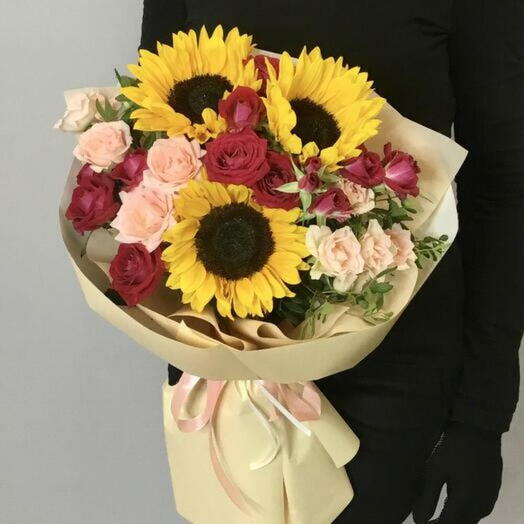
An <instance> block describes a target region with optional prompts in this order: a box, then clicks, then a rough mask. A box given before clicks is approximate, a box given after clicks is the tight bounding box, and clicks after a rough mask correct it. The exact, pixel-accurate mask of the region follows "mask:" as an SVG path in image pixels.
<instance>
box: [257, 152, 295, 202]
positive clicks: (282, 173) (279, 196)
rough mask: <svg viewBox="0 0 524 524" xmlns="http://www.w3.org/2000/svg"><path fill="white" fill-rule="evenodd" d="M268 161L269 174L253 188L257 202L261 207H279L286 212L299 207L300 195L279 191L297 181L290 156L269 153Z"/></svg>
mask: <svg viewBox="0 0 524 524" xmlns="http://www.w3.org/2000/svg"><path fill="white" fill-rule="evenodd" d="M267 159H268V162H269V173H268V174H267V175H266V176H264V177H263V178H261V179H260V180H259V181H258V182H257V183H256V184H255V185H254V186H253V193H254V196H255V200H256V201H257V202H258V203H259V204H260V205H261V206H266V207H278V208H281V209H286V210H289V209H293V208H294V207H298V205H299V195H298V193H285V192H283V191H279V190H278V188H279V187H280V186H282V185H284V184H288V183H290V182H295V181H296V178H295V174H294V172H293V165H292V164H291V160H290V159H289V157H288V156H285V155H281V154H280V153H276V152H275V151H268V152H267Z"/></svg>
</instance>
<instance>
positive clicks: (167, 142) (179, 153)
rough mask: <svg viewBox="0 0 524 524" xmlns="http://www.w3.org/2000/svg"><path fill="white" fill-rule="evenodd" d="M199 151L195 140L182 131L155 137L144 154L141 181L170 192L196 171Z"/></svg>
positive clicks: (200, 151) (185, 181) (199, 164)
mask: <svg viewBox="0 0 524 524" xmlns="http://www.w3.org/2000/svg"><path fill="white" fill-rule="evenodd" d="M202 155H203V151H202V149H201V148H200V144H199V143H198V141H197V140H192V141H191V142H190V141H189V140H188V139H187V138H186V137H185V136H183V135H180V136H176V137H173V138H161V139H159V140H157V141H156V142H155V143H154V144H153V146H152V147H151V149H150V150H149V152H148V155H147V165H148V167H149V170H148V171H146V172H145V173H144V185H145V186H148V187H151V188H154V189H158V190H161V191H167V192H170V193H174V192H175V191H177V190H178V189H180V188H181V187H182V186H184V185H185V184H187V182H189V180H191V179H192V178H194V177H195V176H196V175H197V173H198V172H199V170H200V167H201V166H202V162H201V161H200V157H201V156H202Z"/></svg>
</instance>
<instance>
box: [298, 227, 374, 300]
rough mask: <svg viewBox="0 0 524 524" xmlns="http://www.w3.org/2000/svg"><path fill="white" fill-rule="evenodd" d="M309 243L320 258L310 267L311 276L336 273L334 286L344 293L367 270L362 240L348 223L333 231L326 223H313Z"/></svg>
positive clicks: (310, 228) (310, 248)
mask: <svg viewBox="0 0 524 524" xmlns="http://www.w3.org/2000/svg"><path fill="white" fill-rule="evenodd" d="M306 245H307V247H308V249H309V251H310V253H311V254H312V255H313V256H314V257H315V258H316V259H317V260H316V261H315V263H314V265H313V267H312V268H311V271H310V274H311V278H313V279H315V280H318V279H319V278H320V277H321V276H322V275H327V276H330V277H334V281H333V287H334V288H335V289H336V290H337V291H339V292H341V293H343V292H346V291H348V290H349V289H350V288H351V286H352V285H353V283H354V282H355V280H356V279H357V277H358V275H359V274H360V273H362V272H363V271H364V260H363V258H362V256H361V253H360V251H361V247H360V243H359V241H358V239H357V237H356V236H355V234H354V233H353V231H351V229H350V228H349V227H348V226H345V227H342V228H340V229H337V230H336V231H334V232H332V231H331V229H329V227H327V226H321V227H319V226H310V227H309V228H308V230H307V233H306Z"/></svg>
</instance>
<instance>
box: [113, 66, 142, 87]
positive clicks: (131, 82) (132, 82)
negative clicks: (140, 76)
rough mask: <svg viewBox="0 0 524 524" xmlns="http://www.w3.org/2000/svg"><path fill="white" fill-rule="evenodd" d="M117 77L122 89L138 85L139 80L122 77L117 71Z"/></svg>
mask: <svg viewBox="0 0 524 524" xmlns="http://www.w3.org/2000/svg"><path fill="white" fill-rule="evenodd" d="M115 75H116V78H117V80H118V83H119V84H120V86H121V87H136V86H137V85H138V80H137V79H136V78H132V77H130V76H125V75H121V74H120V73H119V72H118V70H116V69H115Z"/></svg>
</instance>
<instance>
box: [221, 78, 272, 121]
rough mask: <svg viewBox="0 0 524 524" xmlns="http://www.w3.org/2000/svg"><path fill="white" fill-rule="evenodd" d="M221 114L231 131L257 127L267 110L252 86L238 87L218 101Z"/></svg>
mask: <svg viewBox="0 0 524 524" xmlns="http://www.w3.org/2000/svg"><path fill="white" fill-rule="evenodd" d="M218 111H219V114H220V116H221V117H222V118H223V119H224V120H225V121H226V122H227V126H228V129H229V130H230V131H242V129H245V128H246V127H251V128H255V127H256V126H257V125H258V122H259V121H260V117H261V116H262V114H263V113H264V111H265V108H264V104H263V102H262V99H261V98H260V97H259V96H258V95H257V93H256V91H254V90H253V89H251V88H250V87H244V86H240V87H237V88H236V89H235V90H234V91H233V92H232V93H231V94H230V95H229V96H228V97H227V98H225V99H224V100H220V102H219V103H218Z"/></svg>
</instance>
